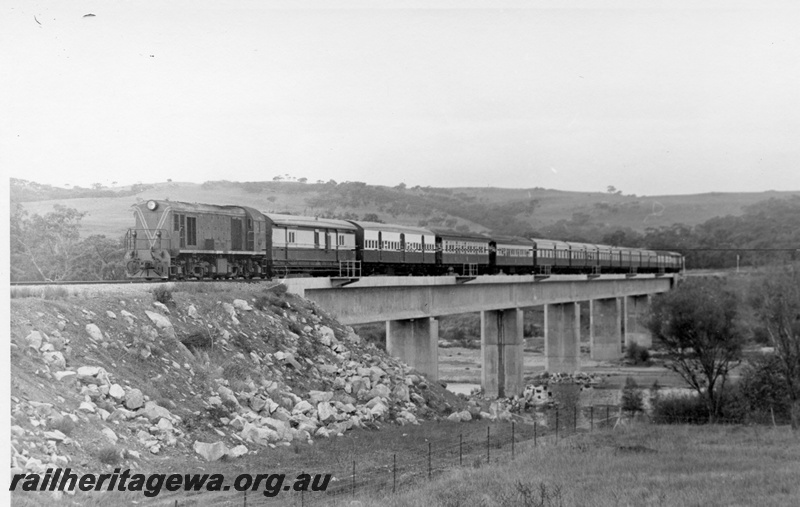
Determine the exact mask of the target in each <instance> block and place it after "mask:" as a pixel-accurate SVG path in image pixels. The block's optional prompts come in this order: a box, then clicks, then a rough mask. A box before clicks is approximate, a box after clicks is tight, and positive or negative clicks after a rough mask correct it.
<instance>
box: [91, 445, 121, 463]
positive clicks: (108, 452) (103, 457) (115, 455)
mask: <svg viewBox="0 0 800 507" xmlns="http://www.w3.org/2000/svg"><path fill="white" fill-rule="evenodd" d="M95 456H96V457H97V459H98V460H100V463H103V464H104V465H118V464H119V463H120V462H121V461H122V456H121V455H120V452H119V451H118V450H117V448H116V447H114V446H113V445H107V446H105V447H103V448H101V449H100V450H99V451H97V454H96V455H95Z"/></svg>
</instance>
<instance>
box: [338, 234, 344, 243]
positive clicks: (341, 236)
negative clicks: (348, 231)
mask: <svg viewBox="0 0 800 507" xmlns="http://www.w3.org/2000/svg"><path fill="white" fill-rule="evenodd" d="M343 245H344V234H339V246H343Z"/></svg>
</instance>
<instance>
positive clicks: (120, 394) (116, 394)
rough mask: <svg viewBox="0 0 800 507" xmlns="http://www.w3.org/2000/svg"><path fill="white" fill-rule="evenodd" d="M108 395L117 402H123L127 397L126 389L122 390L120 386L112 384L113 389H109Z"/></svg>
mask: <svg viewBox="0 0 800 507" xmlns="http://www.w3.org/2000/svg"><path fill="white" fill-rule="evenodd" d="M108 394H109V395H110V396H111V397H112V398H115V399H117V400H121V399H122V398H124V397H125V389H123V388H122V386H121V385H119V384H111V387H109V388H108Z"/></svg>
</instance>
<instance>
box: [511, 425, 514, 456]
mask: <svg viewBox="0 0 800 507" xmlns="http://www.w3.org/2000/svg"><path fill="white" fill-rule="evenodd" d="M511 459H514V421H511Z"/></svg>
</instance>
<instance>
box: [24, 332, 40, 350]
mask: <svg viewBox="0 0 800 507" xmlns="http://www.w3.org/2000/svg"><path fill="white" fill-rule="evenodd" d="M43 340H44V338H42V334H41V333H40V332H39V331H31V332H30V333H29V334H28V336H26V337H25V342H26V343H27V344H28V347H30V348H32V349H34V350H39V349H40V348H41V347H42V341H43Z"/></svg>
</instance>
